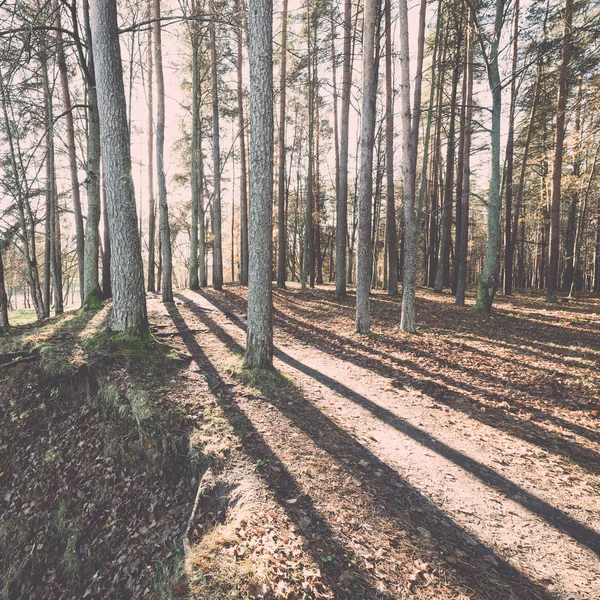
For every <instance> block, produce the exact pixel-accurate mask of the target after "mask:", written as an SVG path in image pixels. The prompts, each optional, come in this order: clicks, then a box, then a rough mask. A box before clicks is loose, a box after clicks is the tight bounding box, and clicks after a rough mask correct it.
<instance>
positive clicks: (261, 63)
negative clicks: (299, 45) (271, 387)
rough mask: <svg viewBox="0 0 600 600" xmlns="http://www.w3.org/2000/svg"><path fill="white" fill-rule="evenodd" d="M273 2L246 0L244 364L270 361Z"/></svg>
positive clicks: (269, 363)
mask: <svg viewBox="0 0 600 600" xmlns="http://www.w3.org/2000/svg"><path fill="white" fill-rule="evenodd" d="M272 18H273V3H272V2H271V1H270V0H250V2H249V17H248V28H249V35H250V127H251V130H252V136H251V139H250V169H251V171H252V178H251V180H250V195H251V201H250V232H251V236H252V244H251V245H250V257H249V258H250V261H249V273H248V275H249V277H248V331H247V339H246V355H245V359H244V362H245V365H246V367H249V368H260V369H267V368H271V367H272V365H273V325H272V297H271V296H272V291H271V264H272V248H271V246H272V229H271V227H272V218H273V151H272V150H273V45H272V39H273V25H272Z"/></svg>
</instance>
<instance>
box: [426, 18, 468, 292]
mask: <svg viewBox="0 0 600 600" xmlns="http://www.w3.org/2000/svg"><path fill="white" fill-rule="evenodd" d="M458 29H459V31H460V26H459V28H458ZM461 42H462V39H461V34H460V33H458V40H457V46H456V49H455V53H456V58H455V60H456V63H455V65H454V73H453V75H452V91H451V95H450V126H449V128H448V140H447V142H446V144H447V146H446V176H445V178H444V200H443V203H442V219H441V221H442V231H441V235H440V256H439V259H438V262H437V267H436V272H435V282H434V286H433V289H434V290H435V291H436V292H438V293H439V292H441V291H442V290H443V288H444V286H446V285H448V284H449V277H450V246H451V240H452V232H451V229H452V190H453V189H454V150H455V148H454V136H455V131H456V96H457V93H458V75H459V73H460V55H461V53H460V46H461Z"/></svg>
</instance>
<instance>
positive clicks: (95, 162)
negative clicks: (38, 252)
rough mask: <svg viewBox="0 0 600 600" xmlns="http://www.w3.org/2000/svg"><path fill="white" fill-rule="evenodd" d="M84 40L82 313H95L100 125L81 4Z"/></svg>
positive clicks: (88, 35)
mask: <svg viewBox="0 0 600 600" xmlns="http://www.w3.org/2000/svg"><path fill="white" fill-rule="evenodd" d="M83 15H84V18H83V20H84V30H85V39H86V44H87V47H88V53H87V77H86V86H87V99H88V113H87V114H88V135H87V204H88V210H87V219H86V222H85V244H84V269H83V272H84V301H83V307H84V309H86V310H93V309H97V308H99V307H100V305H101V300H100V299H101V297H102V292H101V291H100V285H99V282H98V273H99V265H98V250H99V247H100V230H99V227H100V121H99V117H98V96H97V92H96V76H95V68H94V55H93V52H92V50H91V48H92V34H91V29H90V16H89V3H88V0H84V3H83Z"/></svg>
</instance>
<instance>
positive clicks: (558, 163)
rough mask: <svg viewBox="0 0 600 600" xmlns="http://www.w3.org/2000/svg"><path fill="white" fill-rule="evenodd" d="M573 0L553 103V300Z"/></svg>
mask: <svg viewBox="0 0 600 600" xmlns="http://www.w3.org/2000/svg"><path fill="white" fill-rule="evenodd" d="M572 23H573V0H565V28H564V37H563V47H562V58H561V63H560V74H559V82H558V101H557V105H556V142H555V144H554V162H553V168H552V202H551V204H550V260H549V263H548V276H547V285H548V289H547V293H546V301H547V302H556V294H557V291H558V258H559V243H560V187H561V180H562V162H563V146H564V140H565V113H566V108H567V96H568V93H569V89H568V71H569V63H570V62H571V54H572V47H571V46H572V43H571V42H572V40H571V38H572V29H571V27H572Z"/></svg>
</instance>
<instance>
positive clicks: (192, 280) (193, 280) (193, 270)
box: [188, 4, 200, 290]
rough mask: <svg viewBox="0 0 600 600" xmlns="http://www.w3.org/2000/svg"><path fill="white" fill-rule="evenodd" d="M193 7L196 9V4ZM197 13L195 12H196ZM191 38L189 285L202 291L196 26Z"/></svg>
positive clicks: (192, 27)
mask: <svg viewBox="0 0 600 600" xmlns="http://www.w3.org/2000/svg"><path fill="white" fill-rule="evenodd" d="M192 6H194V7H195V4H193V5H192ZM194 12H195V11H194ZM190 38H191V44H192V137H191V143H190V145H191V157H192V171H191V186H192V207H191V208H192V210H191V223H190V266H189V274H188V285H189V286H190V289H191V290H198V289H200V280H199V278H198V212H199V211H198V204H199V198H198V195H199V189H198V188H199V186H198V121H199V118H198V117H199V110H200V107H199V104H200V103H199V96H200V90H199V86H200V81H199V79H200V78H199V69H200V66H199V64H198V63H199V56H198V54H199V49H198V43H199V41H198V31H197V27H196V24H192V25H191V28H190Z"/></svg>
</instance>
